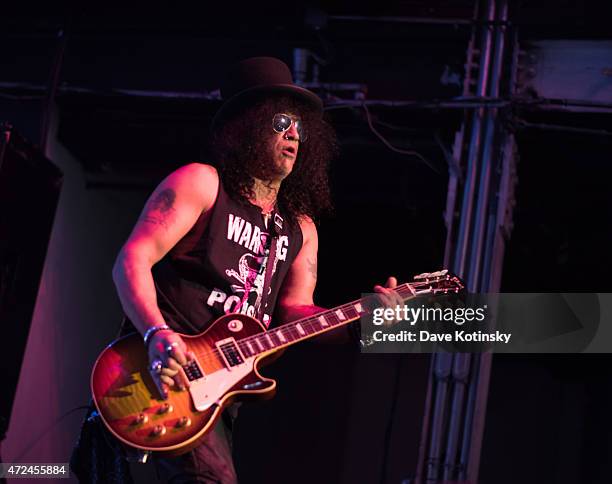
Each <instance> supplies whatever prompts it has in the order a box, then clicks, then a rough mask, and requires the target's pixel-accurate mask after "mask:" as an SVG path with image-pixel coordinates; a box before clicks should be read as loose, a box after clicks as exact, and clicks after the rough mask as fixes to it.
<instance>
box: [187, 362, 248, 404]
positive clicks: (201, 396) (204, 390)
mask: <svg viewBox="0 0 612 484" xmlns="http://www.w3.org/2000/svg"><path fill="white" fill-rule="evenodd" d="M254 362H255V358H247V359H245V360H244V362H243V363H241V364H239V365H236V366H232V367H231V369H227V368H223V369H221V370H217V371H215V372H214V373H209V374H207V375H204V376H203V377H201V378H198V379H197V380H194V381H192V382H191V385H190V386H189V393H190V394H191V398H192V400H193V404H194V406H195V408H196V410H198V411H200V412H202V411H204V410H207V409H208V408H210V407H211V406H212V405H215V404H219V403H220V401H221V398H222V397H223V396H224V395H225V394H226V393H227V392H228V390H230V389H231V388H232V387H233V386H235V385H236V383H238V382H239V381H240V380H242V379H243V378H244V377H246V376H247V375H248V374H249V373H251V372H252V371H253V364H254Z"/></svg>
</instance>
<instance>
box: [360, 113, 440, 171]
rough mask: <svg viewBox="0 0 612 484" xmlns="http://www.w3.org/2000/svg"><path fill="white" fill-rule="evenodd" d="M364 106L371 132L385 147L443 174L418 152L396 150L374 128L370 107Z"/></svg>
mask: <svg viewBox="0 0 612 484" xmlns="http://www.w3.org/2000/svg"><path fill="white" fill-rule="evenodd" d="M362 106H363V109H364V111H365V113H366V118H367V120H368V126H369V127H370V130H371V131H372V133H374V134H375V135H376V136H377V137H378V139H380V140H381V141H382V142H383V143H384V145H385V146H386V147H387V148H389V149H390V150H391V151H394V152H396V153H400V154H402V155H409V156H416V157H417V158H418V159H420V160H421V161H422V162H423V163H425V164H426V165H427V166H429V168H431V169H432V170H433V171H434V172H436V173H437V174H438V175H440V174H441V173H440V172H439V171H438V169H437V168H436V167H435V166H434V165H433V164H432V163H430V162H429V161H428V160H427V159H426V158H425V157H424V156H423V155H421V154H420V153H418V152H417V151H414V150H402V149H400V148H396V147H395V146H393V145H392V144H391V143H389V142H388V141H387V140H386V139H385V137H384V136H383V135H382V134H380V133H379V132H378V130H377V129H376V128H375V127H374V124H373V123H372V116H371V115H370V110H369V109H368V106H367V105H366V104H365V103H362Z"/></svg>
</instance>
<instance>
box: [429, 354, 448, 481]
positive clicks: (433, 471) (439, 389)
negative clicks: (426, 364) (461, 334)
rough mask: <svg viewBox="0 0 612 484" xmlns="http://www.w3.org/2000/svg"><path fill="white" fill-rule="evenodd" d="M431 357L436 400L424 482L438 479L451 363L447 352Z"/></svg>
mask: <svg viewBox="0 0 612 484" xmlns="http://www.w3.org/2000/svg"><path fill="white" fill-rule="evenodd" d="M433 357H434V374H433V376H434V378H435V387H436V392H435V393H436V400H435V404H434V411H433V416H432V423H431V439H430V441H429V457H428V459H427V471H426V476H427V477H426V482H436V481H437V480H438V475H439V466H440V454H441V452H442V437H443V430H444V421H445V417H446V399H447V397H446V395H447V393H448V380H449V376H450V373H451V365H452V355H451V354H449V353H436V354H434V355H433Z"/></svg>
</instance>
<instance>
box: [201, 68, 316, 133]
mask: <svg viewBox="0 0 612 484" xmlns="http://www.w3.org/2000/svg"><path fill="white" fill-rule="evenodd" d="M266 94H289V95H291V96H293V97H295V98H296V99H298V100H300V101H303V102H304V103H305V104H307V105H308V106H311V107H313V108H314V109H315V110H317V111H320V112H322V111H323V102H322V101H321V98H319V96H317V95H316V94H314V93H313V92H311V91H309V90H308V89H304V88H303V87H300V86H297V85H295V84H294V83H293V78H292V77H291V71H290V70H289V67H287V64H285V63H284V62H283V61H281V60H279V59H275V58H274V57H251V58H250V59H245V60H243V61H240V62H238V63H236V64H234V65H233V66H232V67H231V68H230V69H229V72H228V74H227V76H226V77H225V79H224V80H223V84H222V86H221V98H222V99H224V100H225V102H224V103H223V104H222V105H221V107H220V108H219V111H217V114H215V117H214V118H213V121H212V129H215V128H216V127H217V126H218V125H219V124H220V123H221V121H222V120H224V119H226V118H227V117H228V116H229V115H230V114H235V113H236V112H238V111H240V110H241V109H242V108H244V107H246V106H247V105H249V104H250V103H252V102H253V100H254V99H256V98H257V99H259V98H260V96H262V95H266Z"/></svg>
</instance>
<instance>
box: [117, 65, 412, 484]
mask: <svg viewBox="0 0 612 484" xmlns="http://www.w3.org/2000/svg"><path fill="white" fill-rule="evenodd" d="M221 92H222V95H223V98H224V99H225V102H224V104H223V106H222V107H221V109H220V112H219V113H218V114H217V115H216V117H215V119H214V121H213V131H212V148H213V162H214V167H213V166H211V165H207V164H200V163H192V164H189V165H186V166H184V167H182V168H180V169H178V170H176V171H175V172H174V173H172V174H171V175H169V176H168V177H167V178H166V179H165V180H163V181H162V182H161V184H160V185H159V186H158V187H157V188H156V189H155V191H154V192H153V194H152V195H151V197H150V198H149V200H148V201H147V203H146V205H145V207H144V210H143V212H142V214H141V216H140V218H139V220H138V222H137V224H136V226H135V227H134V229H133V231H132V233H131V235H130V236H129V238H128V240H127V242H126V243H125V245H124V246H123V248H122V249H121V251H120V253H119V256H118V258H117V260H116V263H115V266H114V268H113V279H114V281H115V284H116V287H117V291H118V294H119V297H120V299H121V303H122V306H123V309H124V311H125V313H126V315H127V317H128V318H129V320H130V321H131V323H132V324H133V325H134V327H135V328H136V330H137V331H138V332H140V334H141V335H142V336H143V337H144V340H145V345H146V347H147V351H148V357H149V364H150V372H151V375H152V377H153V380H154V381H155V383H156V385H157V387H158V390H159V392H160V393H161V394H162V395H167V394H168V392H170V391H182V390H185V389H186V388H187V387H188V386H189V380H188V379H187V378H186V376H185V372H184V371H183V366H184V365H186V364H187V363H188V361H189V360H190V359H191V358H193V355H192V354H190V352H189V351H188V350H187V346H186V344H185V342H184V341H183V339H182V338H181V336H180V335H179V334H178V332H180V333H184V334H198V333H200V332H202V331H204V330H205V329H206V327H207V325H208V324H210V323H211V322H212V321H213V320H214V319H216V318H218V317H219V316H222V315H223V314H228V313H243V314H247V315H249V316H252V317H254V318H256V319H258V320H260V321H261V322H262V323H263V324H264V325H265V326H266V327H269V326H270V325H271V324H274V325H277V324H278V323H282V322H287V321H292V320H296V319H299V318H302V317H305V316H308V315H311V314H315V313H318V312H320V311H322V308H319V307H317V306H315V304H314V301H313V293H314V289H315V284H316V277H317V246H318V240H317V229H316V226H315V224H314V222H313V220H314V219H316V217H317V216H318V215H319V214H320V213H321V212H323V211H325V210H326V209H328V208H329V207H330V196H329V188H328V179H327V174H326V171H327V165H328V163H329V160H330V158H331V156H332V154H333V152H334V149H335V138H334V133H333V130H332V128H331V127H330V126H329V125H328V124H327V123H326V122H325V121H324V120H323V117H322V103H321V101H320V99H319V98H318V97H317V96H316V95H315V94H313V93H311V92H310V91H307V90H306V89H303V88H301V87H299V86H296V85H295V84H293V81H292V79H291V74H290V71H289V69H288V68H287V66H286V65H285V64H284V63H282V62H281V61H279V60H277V59H273V58H265V57H259V58H252V59H248V60H246V61H242V62H240V63H238V64H237V65H235V66H234V67H233V69H232V71H231V72H230V74H229V76H228V77H227V80H226V81H225V84H224V86H223V87H222V90H221ZM396 285H397V282H396V281H395V279H394V278H389V280H388V281H387V284H386V286H385V287H381V286H375V287H374V291H375V292H377V293H379V297H380V298H381V300H382V301H383V303H384V304H385V305H388V306H395V305H397V304H401V303H402V299H401V298H400V297H399V296H398V294H397V292H396V291H394V288H395V287H396ZM273 315H274V322H273V323H272V316H273ZM350 333H351V326H348V325H347V326H342V327H341V328H338V329H337V330H334V331H332V332H330V333H326V334H325V335H323V336H321V337H325V338H327V339H330V338H333V339H336V340H347V341H348V339H349V335H350ZM228 439H229V435H228V428H227V427H226V426H225V424H224V423H223V422H222V421H220V422H219V423H218V424H217V426H216V428H215V431H214V432H209V433H208V434H207V435H206V436H205V437H204V438H203V439H202V441H201V442H200V443H199V444H198V446H197V447H196V448H195V449H193V450H191V451H190V452H188V453H185V454H183V455H180V456H178V457H163V458H157V459H156V462H157V468H158V472H159V473H160V474H161V477H162V478H164V479H167V480H171V481H172V482H186V481H187V480H189V479H200V480H197V482H209V481H210V482H224V483H225V482H236V475H235V471H234V467H233V464H232V458H231V447H230V444H229V441H228Z"/></svg>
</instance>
